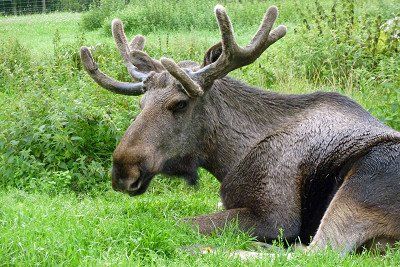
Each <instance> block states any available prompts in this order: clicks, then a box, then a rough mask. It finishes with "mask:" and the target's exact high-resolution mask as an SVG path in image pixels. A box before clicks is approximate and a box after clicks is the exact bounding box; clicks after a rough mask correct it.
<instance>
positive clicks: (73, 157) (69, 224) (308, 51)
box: [0, 0, 400, 266]
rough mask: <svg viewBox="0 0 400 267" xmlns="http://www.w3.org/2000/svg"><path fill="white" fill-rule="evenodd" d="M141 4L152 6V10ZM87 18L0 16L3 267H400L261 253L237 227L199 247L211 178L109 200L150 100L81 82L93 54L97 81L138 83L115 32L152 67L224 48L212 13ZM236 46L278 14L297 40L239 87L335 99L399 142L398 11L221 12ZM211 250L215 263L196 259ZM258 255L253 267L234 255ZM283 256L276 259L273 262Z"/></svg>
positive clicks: (379, 6) (358, 4) (310, 4)
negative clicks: (103, 77) (143, 103)
mask: <svg viewBox="0 0 400 267" xmlns="http://www.w3.org/2000/svg"><path fill="white" fill-rule="evenodd" d="M143 2H145V3H143ZM100 3H101V4H100V5H99V6H94V7H92V9H91V10H90V11H89V12H87V13H51V14H46V15H26V16H19V17H0V106H1V109H0V265H5V266H10V265H17V266H26V265H27V266H30V265H40V266H47V265H51V266H53V265H66V266H78V265H79V266H86V265H90V266H93V265H101V266H104V265H107V266H108V265H132V266H136V265H161V266H187V265H195V266H197V265H198V266H219V265H221V266H222V265H232V266H236V265H243V264H246V265H255V266H282V265H285V266H337V265H341V266H371V265H385V266H395V265H399V264H400V250H399V249H396V248H394V249H388V251H387V252H386V255H384V256H382V255H378V254H376V253H374V252H371V251H365V252H362V253H361V254H355V255H353V254H351V255H347V256H345V257H341V256H340V255H338V254H337V253H335V252H333V251H329V250H328V251H326V252H321V253H316V254H311V255H309V254H304V253H302V252H301V251H295V252H294V253H293V254H291V257H287V255H288V253H289V252H291V250H290V249H289V250H286V249H281V248H280V247H281V246H282V244H281V243H282V242H276V244H275V246H276V249H273V250H271V251H269V250H265V249H264V250H263V249H260V248H255V247H254V246H253V243H252V241H253V240H252V238H251V237H250V236H249V235H248V234H247V233H241V232H239V231H238V230H237V228H236V227H235V226H234V225H232V227H229V228H227V229H224V230H223V231H222V233H221V234H219V235H212V236H202V235H200V234H198V233H197V232H196V231H195V230H193V229H191V228H190V227H188V226H187V225H185V224H183V223H180V222H179V219H181V218H185V217H190V216H195V215H200V214H204V213H209V212H213V211H216V210H218V207H217V203H218V201H219V195H218V190H219V184H218V182H217V181H216V180H215V178H214V177H212V175H211V174H209V173H208V172H207V171H205V170H202V169H201V170H199V172H200V177H201V178H200V184H199V185H198V186H197V187H189V186H188V185H186V184H185V182H184V181H183V180H180V179H179V178H176V177H163V176H157V177H156V178H155V179H154V180H153V182H152V184H151V186H150V188H149V190H148V192H146V193H145V194H144V195H142V196H139V197H135V198H130V197H128V196H126V195H123V194H120V193H117V192H114V191H112V189H111V183H110V167H111V154H112V152H113V150H114V148H115V146H116V144H117V143H118V140H119V139H120V137H121V136H122V134H123V133H124V131H125V129H126V128H127V127H128V126H129V124H130V123H131V121H132V120H133V119H134V117H135V115H137V114H138V112H139V106H138V105H139V99H140V97H126V96H119V95H115V94H111V93H110V92H108V91H106V90H104V89H101V88H100V87H99V86H97V85H96V84H95V83H94V82H93V81H92V80H91V79H90V77H89V76H88V75H87V74H86V73H85V71H84V70H83V69H82V65H81V63H80V59H79V48H80V46H82V45H86V46H92V48H93V50H94V56H95V58H96V60H97V62H98V63H99V65H100V66H101V68H102V69H103V70H104V71H105V72H106V73H107V74H109V75H110V76H112V77H115V78H117V79H119V80H129V77H128V74H127V72H126V70H125V67H124V66H123V64H122V59H121V58H120V55H119V54H118V52H117V50H116V49H115V45H114V44H113V39H112V37H111V33H110V22H111V20H112V19H113V18H114V17H119V18H121V19H122V20H123V21H124V22H125V25H126V29H127V33H128V34H129V36H133V35H135V34H139V33H140V34H145V35H146V37H147V43H146V48H145V50H146V51H147V53H148V54H150V55H151V56H153V57H155V58H160V57H161V56H168V57H171V58H174V59H175V60H176V61H178V60H187V59H190V60H194V61H197V62H201V61H202V59H203V55H204V53H205V51H206V50H207V48H208V47H210V46H211V45H213V44H214V43H216V42H217V41H218V40H219V39H220V35H219V32H218V28H217V24H216V22H215V19H214V15H213V12H212V11H213V7H214V5H215V4H216V2H215V1H193V0H182V1H161V0H152V1H137V0H131V1H130V4H129V5H127V6H126V5H125V4H124V3H125V1H122V0H113V1H111V0H102V1H100ZM220 3H222V4H224V5H225V6H226V7H227V10H228V13H229V14H230V15H231V18H232V21H233V25H234V27H235V30H236V35H237V38H238V40H239V43H240V44H245V43H246V42H247V41H248V40H250V38H251V37H252V34H253V33H254V32H255V31H256V30H257V27H258V23H259V21H260V19H261V18H262V15H263V13H264V12H265V10H266V8H267V7H268V6H269V5H272V4H275V5H277V6H278V8H279V9H280V16H279V18H278V21H277V24H281V23H282V24H283V23H284V24H285V25H287V26H288V33H287V35H286V36H285V37H284V38H283V39H282V40H280V41H279V42H277V43H276V44H275V45H273V46H271V47H270V48H269V49H268V50H267V51H266V52H265V53H264V54H263V56H262V57H261V58H260V59H258V60H257V61H256V62H255V63H254V64H252V65H251V66H247V67H244V68H242V69H240V70H236V71H234V72H233V73H232V74H231V75H232V76H234V77H236V78H238V79H240V80H243V81H246V82H247V83H249V84H251V85H254V86H258V87H262V88H266V90H273V91H277V92H281V93H307V92H314V91H318V90H320V91H335V92H340V93H343V94H345V95H347V96H349V97H351V98H353V99H355V100H356V101H358V102H359V103H360V104H361V105H362V106H364V107H365V108H366V109H367V110H369V111H370V112H371V113H372V114H373V115H374V116H376V117H377V118H378V119H380V120H381V121H383V122H384V123H386V124H387V125H389V126H391V127H393V128H395V129H397V130H400V4H399V3H398V2H397V1H394V0H371V1H352V0H343V1H324V3H323V4H320V3H319V2H318V1H316V2H314V1H311V0H306V1H298V2H296V1H284V0H276V1H269V0H268V1H255V0H252V1H239V0H230V1H220ZM203 247H211V248H214V249H215V251H216V252H215V253H208V254H204V255H203V254H199V253H198V250H199V248H203ZM240 249H245V250H257V251H259V250H260V251H261V252H263V253H265V257H264V258H262V259H255V260H251V261H247V262H243V261H241V260H239V259H237V258H232V257H229V256H228V255H229V253H230V252H232V251H235V250H240ZM271 255H273V256H271Z"/></svg>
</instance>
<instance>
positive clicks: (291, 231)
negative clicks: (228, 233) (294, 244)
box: [186, 208, 300, 242]
mask: <svg viewBox="0 0 400 267" xmlns="http://www.w3.org/2000/svg"><path fill="white" fill-rule="evenodd" d="M275 217H276V215H272V216H270V217H269V216H262V217H261V216H257V215H255V214H254V213H253V212H252V211H251V210H250V209H248V208H237V209H228V210H225V211H221V212H217V213H213V214H208V215H202V216H198V217H194V218H190V219H187V220H186V221H188V222H190V223H191V224H192V225H194V226H195V227H197V228H198V229H199V232H200V233H201V234H206V235H208V234H211V233H213V232H215V231H217V230H222V229H224V228H225V227H226V226H227V225H228V224H229V223H232V222H235V221H237V223H238V227H239V229H240V230H241V231H244V232H248V233H250V234H251V235H253V236H255V237H256V238H257V240H259V241H262V242H270V241H272V240H275V239H277V238H278V237H279V235H280V234H283V236H282V237H283V238H285V239H286V240H287V241H293V240H295V239H296V237H297V236H298V229H299V227H300V225H299V224H298V223H288V224H286V225H285V223H283V224H282V223H281V222H280V223H277V222H276V220H275ZM287 222H289V221H287ZM282 229H283V230H284V231H283V232H282V231H281V230H282Z"/></svg>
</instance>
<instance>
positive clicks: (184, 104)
mask: <svg viewBox="0 0 400 267" xmlns="http://www.w3.org/2000/svg"><path fill="white" fill-rule="evenodd" d="M187 105H188V102H187V101H186V100H181V101H178V102H176V103H175V104H173V105H172V106H171V108H170V110H171V111H173V112H177V111H183V110H185V109H186V107H187Z"/></svg>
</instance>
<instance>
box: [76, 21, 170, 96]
mask: <svg viewBox="0 0 400 267" xmlns="http://www.w3.org/2000/svg"><path fill="white" fill-rule="evenodd" d="M112 33H113V36H114V39H115V44H116V46H117V48H118V50H119V52H120V54H121V56H122V58H123V60H124V64H125V66H126V67H127V69H128V72H129V74H130V75H131V76H132V78H133V79H135V80H138V81H139V82H137V83H130V82H120V81H116V80H114V79H113V78H111V77H109V76H107V75H106V74H104V73H103V72H102V71H100V69H99V67H98V65H97V63H96V62H95V61H94V59H93V56H92V54H91V52H90V50H89V48H87V47H82V48H81V59H82V62H83V66H84V68H85V70H86V71H87V72H88V73H89V75H90V76H91V77H92V78H93V80H94V81H95V82H97V83H98V84H99V85H100V86H102V87H104V88H106V89H108V90H110V91H112V92H114V93H117V94H123V95H140V94H143V82H142V81H143V80H144V79H146V78H147V77H148V75H149V72H150V71H158V72H159V71H162V70H164V67H163V66H162V64H161V63H160V62H159V61H157V60H154V59H152V58H151V57H150V56H149V55H147V54H146V53H145V52H144V51H142V50H143V48H144V44H145V38H144V37H143V36H141V35H136V36H135V37H134V38H133V39H132V41H131V43H130V44H129V45H128V42H127V39H126V35H125V32H124V28H123V25H122V22H121V21H120V20H119V19H115V20H113V22H112Z"/></svg>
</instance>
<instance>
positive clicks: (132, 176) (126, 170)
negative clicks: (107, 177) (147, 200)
mask: <svg viewBox="0 0 400 267" xmlns="http://www.w3.org/2000/svg"><path fill="white" fill-rule="evenodd" d="M141 186H142V180H141V177H140V169H139V166H137V165H134V166H124V165H120V164H118V163H114V164H113V169H112V187H113V189H114V190H115V191H121V192H125V193H128V194H132V193H135V192H136V191H138V190H139V189H140V187H141Z"/></svg>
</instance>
